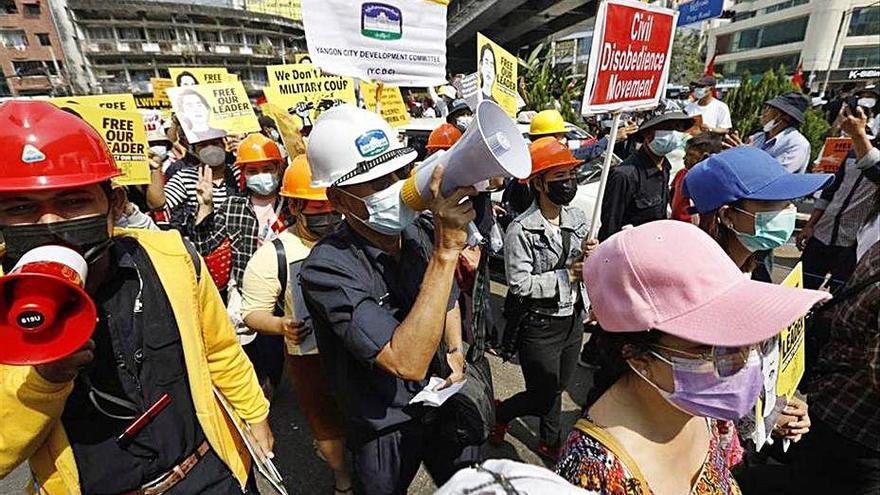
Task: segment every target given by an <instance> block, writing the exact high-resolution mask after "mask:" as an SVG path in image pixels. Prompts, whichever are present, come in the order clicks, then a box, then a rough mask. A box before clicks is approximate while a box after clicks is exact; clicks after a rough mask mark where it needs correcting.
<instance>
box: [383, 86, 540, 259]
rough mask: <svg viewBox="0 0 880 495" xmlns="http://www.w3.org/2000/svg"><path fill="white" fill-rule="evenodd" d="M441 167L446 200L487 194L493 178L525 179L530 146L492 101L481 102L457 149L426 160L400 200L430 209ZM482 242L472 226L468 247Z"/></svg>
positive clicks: (528, 164) (411, 206)
mask: <svg viewBox="0 0 880 495" xmlns="http://www.w3.org/2000/svg"><path fill="white" fill-rule="evenodd" d="M439 163H443V181H442V182H441V183H440V193H441V194H443V195H444V196H448V195H449V194H450V193H451V192H452V191H453V190H455V189H457V188H459V187H465V186H476V187H477V189H478V190H485V189H486V187H487V185H488V182H487V180H488V179H489V178H491V177H516V178H518V179H524V178H526V177H528V176H529V174H530V173H531V171H532V159H531V156H530V155H529V146H528V144H527V143H526V140H525V138H523V136H522V134H521V133H520V131H519V129H518V128H517V126H516V123H515V122H514V121H513V119H511V118H510V117H508V116H507V114H506V113H505V112H504V110H503V109H502V108H501V107H499V106H498V104H497V103H495V102H492V101H489V100H483V101H481V102H480V104H479V105H478V106H477V114H476V116H475V118H474V122H473V123H472V124H471V125H470V127H468V129H467V131H465V133H464V135H463V136H462V137H461V139H459V140H458V142H457V143H455V145H454V146H452V147H451V148H449V150H448V151H445V152H442V151H438V152H437V153H434V154H433V155H431V156H430V157H428V158H427V159H425V161H423V162H422V163H421V164H420V165H418V166H417V168H416V170H415V171H414V172H413V174H412V175H411V176H410V177H409V178H408V179H407V180H406V182H404V184H403V188H402V189H401V191H400V197H401V199H402V200H403V202H404V203H405V204H406V205H407V206H409V207H410V208H412V209H414V210H416V211H422V210H425V209H427V201H428V200H430V199H431V196H432V194H431V190H430V184H431V174H432V173H433V172H434V168H435V167H436V166H437V164H439ZM481 240H482V236H481V235H480V234H479V232H478V231H477V228H476V226H475V225H474V224H473V223H471V224H470V225H468V244H470V245H472V246H473V245H475V244H477V243H479V242H480V241H481Z"/></svg>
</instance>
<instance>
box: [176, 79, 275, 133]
mask: <svg viewBox="0 0 880 495" xmlns="http://www.w3.org/2000/svg"><path fill="white" fill-rule="evenodd" d="M167 91H168V98H170V99H171V107H172V108H173V109H174V112H175V113H176V114H177V119H178V120H179V121H180V126H181V127H182V128H183V132H184V134H185V135H186V139H187V140H188V141H189V142H190V143H191V144H192V143H198V142H200V141H205V140H208V139H213V138H216V137H217V136H218V134H223V132H222V131H225V133H228V134H247V133H250V132H258V131H259V130H260V124H259V123H258V122H257V116H256V115H255V114H254V109H253V108H252V107H251V102H250V100H248V96H247V93H245V91H244V86H242V85H241V83H240V82H226V83H222V84H198V85H195V86H187V87H182V88H181V87H177V88H168V90H167Z"/></svg>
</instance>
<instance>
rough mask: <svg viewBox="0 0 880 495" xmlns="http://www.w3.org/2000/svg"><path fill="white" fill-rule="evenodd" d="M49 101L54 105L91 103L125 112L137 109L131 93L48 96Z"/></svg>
mask: <svg viewBox="0 0 880 495" xmlns="http://www.w3.org/2000/svg"><path fill="white" fill-rule="evenodd" d="M49 103H52V104H53V105H55V106H56V107H60V106H62V105H65V104H67V103H74V104H77V105H93V106H97V107H101V108H109V109H112V110H124V111H127V112H134V111H135V110H137V103H136V102H135V101H134V96H133V95H132V94H131V93H118V94H109V95H92V96H62V97H58V98H49Z"/></svg>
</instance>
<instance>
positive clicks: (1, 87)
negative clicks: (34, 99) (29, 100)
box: [0, 0, 67, 96]
mask: <svg viewBox="0 0 880 495" xmlns="http://www.w3.org/2000/svg"><path fill="white" fill-rule="evenodd" d="M47 3H48V2H40V0H0V43H2V46H0V66H2V67H3V69H2V71H3V80H2V81H0V96H28V95H34V94H41V95H43V94H59V95H60V94H64V93H65V92H66V91H67V87H66V86H67V82H66V80H65V78H64V77H63V75H62V74H63V69H62V68H63V67H64V55H63V54H62V50H61V48H60V47H61V43H60V41H59V39H58V34H57V33H56V31H55V27H54V25H53V24H52V17H51V16H50V13H49V8H48V5H46V4H47Z"/></svg>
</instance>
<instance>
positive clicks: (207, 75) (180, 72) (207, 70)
mask: <svg viewBox="0 0 880 495" xmlns="http://www.w3.org/2000/svg"><path fill="white" fill-rule="evenodd" d="M168 73H169V74H171V80H172V81H174V85H175V86H177V87H182V86H195V85H197V84H219V83H223V82H227V81H228V79H227V76H228V75H229V72H228V71H227V70H226V67H169V68H168Z"/></svg>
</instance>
